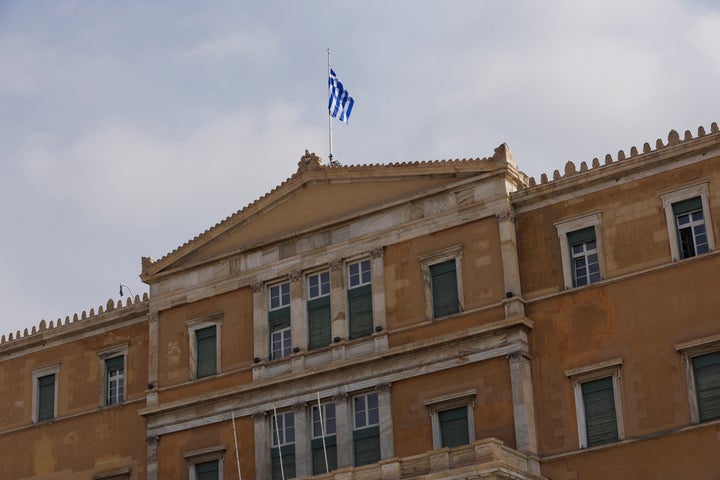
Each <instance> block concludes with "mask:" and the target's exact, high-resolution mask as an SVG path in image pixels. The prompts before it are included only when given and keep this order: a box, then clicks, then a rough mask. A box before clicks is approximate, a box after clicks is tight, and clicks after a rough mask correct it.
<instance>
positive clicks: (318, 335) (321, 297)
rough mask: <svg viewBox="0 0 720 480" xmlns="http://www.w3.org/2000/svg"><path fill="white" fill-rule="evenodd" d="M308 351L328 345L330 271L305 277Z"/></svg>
mask: <svg viewBox="0 0 720 480" xmlns="http://www.w3.org/2000/svg"><path fill="white" fill-rule="evenodd" d="M307 288H308V301H307V314H308V350H314V349H316V348H321V347H325V346H327V345H330V337H331V331H330V271H328V270H325V271H322V272H319V273H315V274H312V275H308V276H307Z"/></svg>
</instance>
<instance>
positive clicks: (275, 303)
mask: <svg viewBox="0 0 720 480" xmlns="http://www.w3.org/2000/svg"><path fill="white" fill-rule="evenodd" d="M269 300H270V305H269V308H268V323H269V327H270V358H271V359H273V360H275V359H278V358H283V357H288V356H290V353H291V352H292V329H291V328H290V282H283V283H279V284H277V285H271V286H270V297H269Z"/></svg>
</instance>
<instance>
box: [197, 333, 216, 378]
mask: <svg viewBox="0 0 720 480" xmlns="http://www.w3.org/2000/svg"><path fill="white" fill-rule="evenodd" d="M215 335H216V332H215V325H211V326H209V327H205V328H199V329H197V330H195V340H196V350H195V352H196V354H197V370H196V372H197V378H201V377H207V376H208V375H215V374H216V373H217V363H216V362H217V342H216V337H215Z"/></svg>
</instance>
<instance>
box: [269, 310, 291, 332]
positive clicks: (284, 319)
mask: <svg viewBox="0 0 720 480" xmlns="http://www.w3.org/2000/svg"><path fill="white" fill-rule="evenodd" d="M268 320H269V322H270V331H271V332H274V331H275V330H282V329H283V328H287V327H289V326H290V307H285V308H278V309H277V310H272V311H271V312H270V313H269V314H268Z"/></svg>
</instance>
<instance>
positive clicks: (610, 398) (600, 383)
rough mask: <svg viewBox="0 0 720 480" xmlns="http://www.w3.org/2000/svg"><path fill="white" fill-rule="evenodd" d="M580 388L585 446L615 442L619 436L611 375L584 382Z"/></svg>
mask: <svg viewBox="0 0 720 480" xmlns="http://www.w3.org/2000/svg"><path fill="white" fill-rule="evenodd" d="M581 389H582V398H583V408H584V411H585V432H586V435H587V446H588V447H594V446H597V445H603V444H606V443H612V442H617V441H618V440H619V436H618V428H617V415H616V412H615V391H614V388H613V379H612V377H605V378H600V379H597V380H591V381H588V382H584V383H582V384H581Z"/></svg>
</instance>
